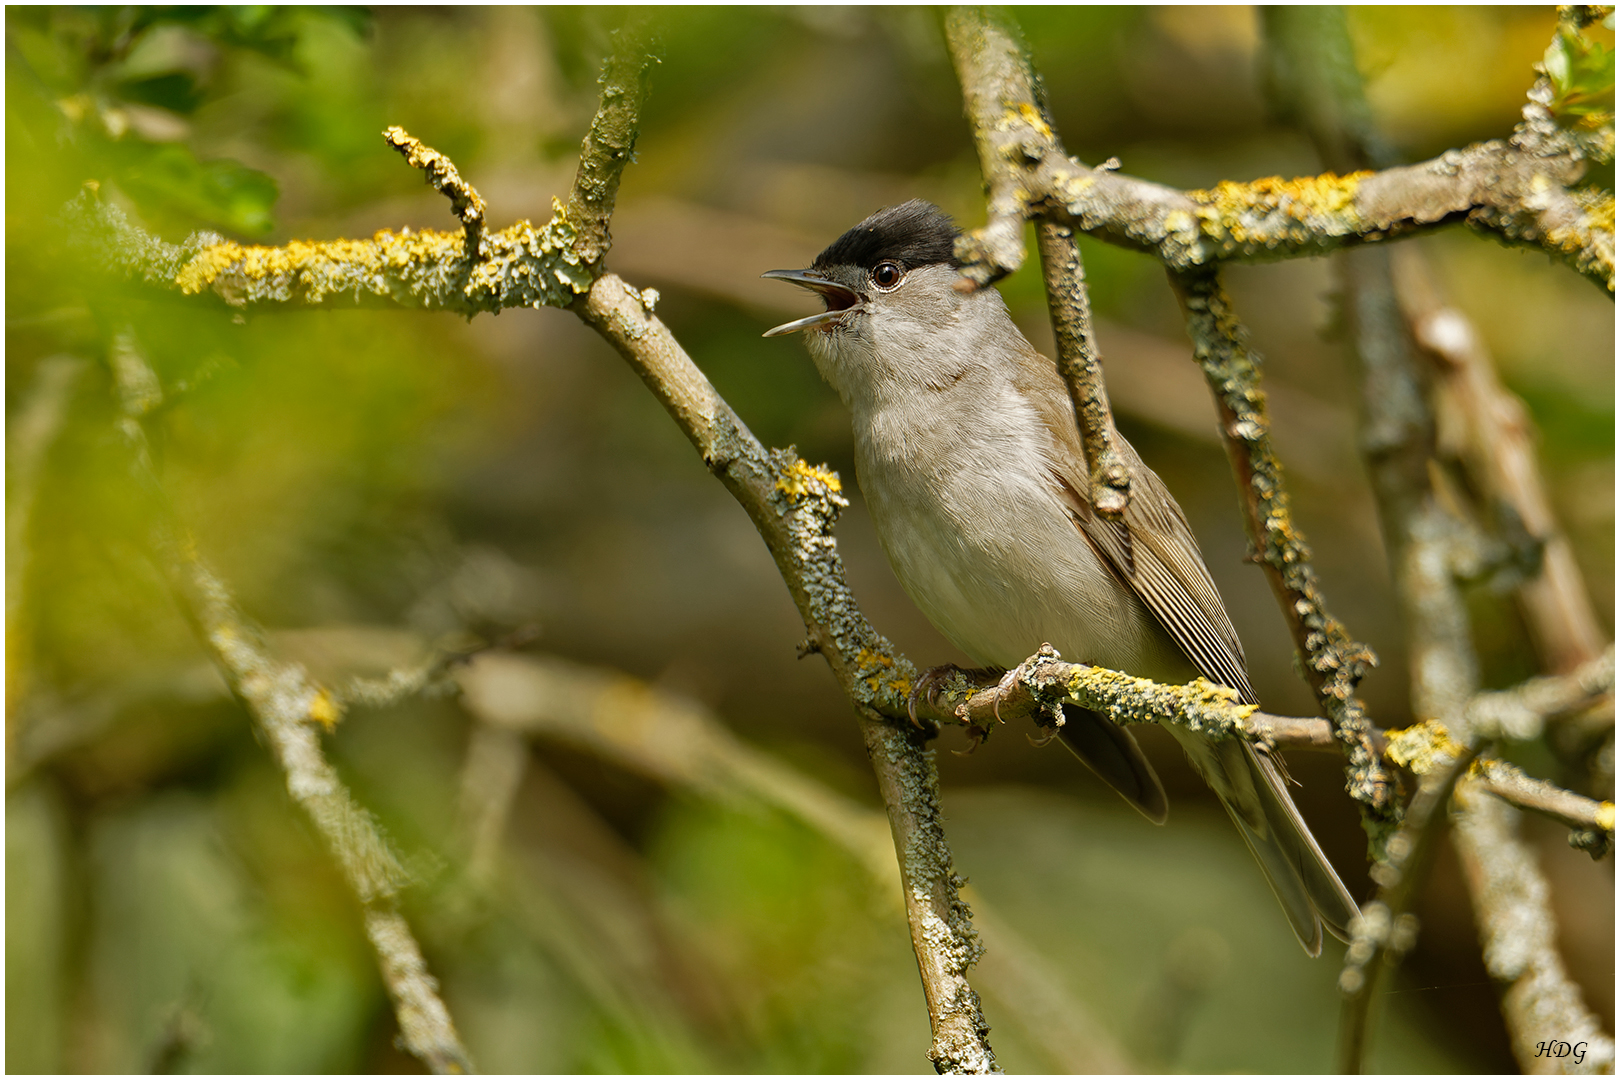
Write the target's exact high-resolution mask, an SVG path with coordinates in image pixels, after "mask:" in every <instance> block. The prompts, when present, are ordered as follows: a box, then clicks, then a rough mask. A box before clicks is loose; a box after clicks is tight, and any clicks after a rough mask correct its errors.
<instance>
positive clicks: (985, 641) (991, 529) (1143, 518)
mask: <svg viewBox="0 0 1620 1080" xmlns="http://www.w3.org/2000/svg"><path fill="white" fill-rule="evenodd" d="M956 238H957V229H956V227H955V225H953V224H952V222H951V220H950V218H949V217H947V216H946V215H945V214H944V213H943V212H942V211H941V210H940V209H939V208H938V207H936V206H933V205H932V204H930V203H926V202H923V201H921V200H917V199H914V200H912V201H911V202H908V203H905V204H903V205H900V206H894V207H890V208H888V209H886V210H880V211H878V212H877V213H875V214H873V215H872V216H871V217H869V218H867V219H866V220H865V221H863V222H861V223H860V224H859V225H856V226H855V227H854V228H853V229H850V230H849V231H848V232H846V233H845V234H844V235H843V236H841V237H839V238H838V239H837V240H835V241H834V242H833V243H832V245H831V246H830V247H828V248H827V250H825V251H823V252H822V253H821V254H820V255H818V256H816V260H815V262H814V263H813V264H811V266H810V268H809V269H808V270H772V271H770V272H769V273H767V274H765V275H763V276H765V277H767V278H776V279H779V280H782V281H790V282H792V283H793V284H795V285H802V286H804V287H805V288H807V289H810V290H812V291H814V292H816V293H817V294H819V295H820V297H821V299H822V300H823V301H824V302H825V304H826V310H825V311H824V312H821V313H819V314H816V315H811V316H809V317H808V318H804V319H798V320H796V321H794V322H790V323H784V324H783V325H781V326H778V327H775V328H774V329H772V330H769V331H767V332H766V334H765V336H766V337H774V336H776V335H779V334H788V333H792V332H794V331H796V330H803V331H806V334H805V343H806V345H807V347H808V348H809V350H810V355H811V357H812V358H813V359H814V360H815V363H816V367H817V368H818V369H819V370H820V372H821V375H822V377H823V378H825V379H826V380H827V382H828V383H829V384H831V385H832V387H833V389H834V390H836V391H838V395H839V397H841V398H843V400H844V404H845V405H846V406H848V407H849V411H850V414H851V417H852V419H853V421H854V425H855V468H856V472H857V474H858V475H859V478H860V484H861V491H862V493H863V494H864V495H865V497H866V501H867V505H868V506H869V507H870V508H871V512H872V521H873V523H874V524H875V525H876V527H877V533H878V538H879V540H881V541H882V544H883V550H884V552H885V553H886V554H887V555H888V557H889V563H890V565H891V566H893V567H894V572H895V575H896V576H897V577H898V578H899V579H900V584H901V585H902V586H903V587H904V588H905V590H906V593H907V594H908V595H909V596H910V597H911V599H912V600H913V601H914V602H915V603H916V604H917V606H918V607H919V608H921V609H922V611H923V614H925V615H927V616H928V618H929V620H930V621H931V622H933V624H934V625H935V626H936V627H938V628H939V630H940V632H941V633H943V634H944V635H945V636H946V637H947V638H949V639H950V640H951V641H952V642H953V643H955V644H956V646H957V647H958V648H960V649H961V650H962V651H963V652H964V653H966V654H967V655H968V656H970V657H973V658H974V660H975V661H976V662H978V663H980V664H985V665H990V666H995V667H999V668H1002V669H1008V668H1011V667H1013V666H1015V665H1017V664H1019V663H1021V662H1022V661H1023V660H1024V659H1026V658H1027V657H1029V656H1030V655H1032V654H1033V653H1034V652H1035V651H1036V650H1037V649H1039V648H1040V646H1041V644H1042V643H1043V642H1050V643H1051V644H1052V645H1053V646H1054V647H1055V648H1056V649H1057V650H1058V651H1059V652H1060V653H1062V654H1063V656H1064V657H1065V658H1066V659H1068V660H1073V661H1082V662H1085V663H1089V664H1095V665H1098V666H1101V667H1107V668H1113V669H1116V670H1119V671H1124V672H1128V673H1129V674H1132V675H1138V676H1142V677H1144V678H1150V679H1154V680H1156V681H1160V682H1166V683H1184V682H1188V681H1190V680H1192V679H1193V678H1195V677H1196V676H1198V675H1203V676H1204V677H1206V678H1208V679H1210V680H1211V681H1213V682H1217V683H1221V684H1223V685H1226V686H1229V687H1231V688H1233V689H1234V690H1236V691H1238V692H1239V693H1240V694H1241V695H1242V697H1243V700H1244V701H1247V702H1253V701H1254V700H1255V698H1254V692H1253V690H1252V689H1250V687H1249V677H1248V673H1247V670H1246V667H1245V664H1244V659H1243V646H1242V644H1241V643H1239V641H1238V637H1237V632H1236V630H1234V629H1233V627H1232V620H1231V619H1230V618H1229V617H1228V616H1227V614H1226V609H1225V608H1224V607H1223V606H1222V605H1221V598H1220V595H1219V594H1218V593H1217V592H1216V590H1215V583H1214V582H1213V581H1212V580H1210V576H1209V571H1208V569H1206V568H1205V566H1204V559H1203V556H1202V555H1201V554H1200V553H1199V551H1198V542H1197V541H1196V540H1194V539H1193V534H1192V529H1191V528H1190V527H1189V526H1188V524H1187V519H1186V516H1185V515H1183V514H1182V512H1181V507H1179V506H1177V505H1176V500H1175V499H1174V498H1173V497H1172V496H1171V494H1170V492H1169V490H1168V489H1166V487H1165V486H1164V482H1163V481H1162V480H1160V479H1159V477H1158V476H1157V474H1155V473H1154V472H1153V470H1152V469H1149V468H1148V467H1147V466H1146V465H1144V464H1143V463H1142V460H1141V459H1140V458H1139V457H1137V455H1136V451H1135V450H1133V449H1132V448H1131V446H1130V444H1129V443H1128V442H1126V441H1125V439H1124V438H1123V437H1122V436H1121V435H1120V434H1119V433H1118V432H1117V431H1116V432H1114V439H1115V440H1116V445H1117V446H1118V447H1119V450H1120V453H1121V454H1122V455H1123V457H1124V459H1125V462H1126V465H1127V467H1128V468H1129V470H1130V475H1131V498H1130V505H1129V508H1128V509H1127V510H1126V512H1125V515H1124V520H1123V521H1110V520H1108V519H1105V518H1103V517H1101V516H1100V515H1098V514H1097V513H1095V512H1094V511H1093V508H1092V506H1091V503H1090V497H1089V494H1088V493H1089V491H1090V485H1089V483H1088V479H1087V478H1088V475H1089V474H1088V471H1087V469H1086V458H1085V453H1084V451H1083V449H1082V447H1081V442H1080V432H1079V429H1078V427H1077V426H1076V423H1075V418H1074V408H1073V406H1072V405H1071V404H1070V399H1069V394H1068V390H1067V388H1066V387H1065V385H1064V383H1063V380H1062V379H1061V378H1060V377H1059V375H1058V373H1057V370H1056V368H1055V367H1054V365H1053V364H1052V362H1051V361H1049V360H1047V359H1046V358H1045V357H1044V356H1042V355H1041V354H1040V353H1038V352H1036V351H1035V349H1034V348H1033V347H1031V345H1030V344H1029V342H1028V341H1026V340H1024V336H1023V334H1021V333H1019V331H1018V327H1017V326H1015V325H1014V324H1013V321H1012V319H1011V317H1009V316H1008V314H1007V305H1006V304H1005V303H1004V302H1003V301H1002V298H1001V294H1000V293H999V292H997V291H996V290H995V289H991V288H986V289H979V290H977V291H975V292H960V291H958V290H957V289H956V288H955V287H954V286H955V285H956V284H957V282H958V280H959V279H960V275H959V274H958V272H957V269H958V263H957V261H956V257H955V242H956ZM1064 714H1065V720H1064V726H1063V727H1062V728H1061V729H1060V734H1061V735H1062V738H1063V741H1064V743H1065V744H1066V745H1068V747H1069V748H1070V749H1071V750H1073V751H1074V753H1075V754H1076V755H1077V756H1078V757H1079V758H1080V760H1081V761H1083V762H1084V763H1085V764H1086V765H1087V766H1089V767H1090V768H1091V769H1092V770H1093V771H1094V772H1096V773H1097V775H1098V776H1100V777H1101V778H1102V779H1103V780H1104V781H1106V782H1107V783H1108V784H1109V785H1110V786H1112V787H1113V788H1114V790H1115V791H1117V792H1119V794H1120V795H1122V796H1124V798H1125V800H1126V801H1127V802H1129V803H1130V804H1131V805H1132V806H1134V807H1136V809H1137V810H1139V811H1141V812H1142V814H1143V815H1144V816H1146V817H1147V818H1148V820H1150V821H1152V822H1154V823H1156V824H1162V823H1163V822H1164V820H1165V816H1166V813H1167V809H1168V807H1167V804H1166V800H1165V795H1164V787H1163V785H1162V784H1160V782H1159V778H1158V776H1157V775H1156V774H1155V773H1154V771H1153V767H1152V766H1151V765H1149V764H1148V761H1147V758H1146V757H1145V756H1144V755H1143V753H1142V751H1141V748H1140V747H1138V746H1137V743H1136V740H1135V738H1133V737H1132V736H1131V734H1130V732H1128V731H1126V730H1125V729H1124V728H1121V727H1119V726H1118V725H1116V724H1114V723H1112V722H1110V721H1109V720H1107V719H1106V718H1104V717H1103V716H1101V715H1099V714H1098V713H1095V712H1091V711H1088V710H1086V709H1082V708H1079V707H1078V706H1073V705H1071V706H1066V707H1065V709H1064ZM1168 728H1169V731H1170V733H1171V734H1172V735H1174V736H1175V738H1176V741H1177V742H1179V743H1180V744H1181V746H1182V748H1183V749H1184V750H1185V751H1186V752H1187V756H1188V757H1189V758H1191V759H1192V763H1193V765H1194V766H1195V767H1196V768H1197V769H1198V772H1199V773H1200V774H1201V775H1202V776H1203V777H1204V779H1205V781H1207V782H1208V783H1209V785H1210V787H1211V788H1213V789H1214V790H1215V793H1216V794H1217V795H1218V796H1220V800H1221V803H1222V804H1223V805H1224V806H1225V807H1226V810H1227V812H1228V813H1229V814H1231V816H1232V821H1233V822H1234V823H1235V824H1236V825H1237V828H1238V832H1240V833H1241V834H1242V835H1243V839H1244V841H1245V842H1246V843H1247V844H1248V845H1249V850H1250V851H1252V852H1253V853H1254V857H1255V859H1256V860H1257V861H1258V862H1259V863H1260V868H1261V870H1263V871H1264V872H1265V875H1266V879H1267V880H1268V881H1269V882H1270V883H1271V888H1272V891H1273V892H1275V893H1276V895H1277V900H1278V901H1279V902H1280V903H1281V904H1282V908H1283V911H1284V912H1285V913H1286V914H1287V916H1288V922H1289V924H1290V925H1291V926H1292V927H1293V929H1294V933H1295V934H1297V935H1298V936H1299V940H1300V943H1301V944H1302V945H1304V946H1305V951H1306V952H1308V953H1309V954H1310V955H1312V956H1316V955H1317V954H1319V953H1320V952H1321V948H1322V923H1324V922H1325V923H1326V924H1327V926H1328V929H1329V930H1330V931H1332V933H1333V934H1334V936H1336V937H1338V938H1340V939H1345V938H1346V935H1347V933H1348V927H1349V924H1350V920H1351V918H1352V917H1354V916H1355V915H1356V914H1357V910H1358V909H1357V907H1356V903H1355V901H1354V900H1353V899H1351V897H1350V894H1349V892H1348V891H1347V890H1346V889H1345V887H1344V884H1343V883H1342V882H1341V881H1340V880H1339V878H1338V875H1337V874H1335V873H1334V872H1333V867H1332V866H1331V865H1329V863H1328V861H1327V858H1326V857H1325V856H1324V855H1323V854H1322V849H1321V848H1320V847H1318V846H1317V843H1316V840H1315V839H1314V838H1313V837H1312V836H1311V832H1310V829H1309V828H1308V827H1307V826H1306V824H1305V821H1304V819H1302V818H1301V817H1300V815H1299V811H1298V810H1297V809H1296V808H1295V806H1294V803H1293V800H1292V799H1290V798H1289V796H1288V791H1287V789H1286V788H1285V787H1284V783H1283V776H1282V773H1281V770H1280V769H1279V767H1278V765H1277V764H1276V763H1275V762H1274V761H1273V760H1272V758H1271V756H1270V755H1269V754H1268V753H1266V752H1265V751H1263V750H1259V749H1256V748H1255V747H1253V746H1251V745H1249V744H1248V743H1247V742H1244V741H1242V740H1224V741H1216V740H1212V739H1209V738H1207V737H1205V736H1202V735H1200V734H1198V733H1197V732H1193V731H1189V730H1187V729H1186V728H1184V727H1180V726H1178V725H1168Z"/></svg>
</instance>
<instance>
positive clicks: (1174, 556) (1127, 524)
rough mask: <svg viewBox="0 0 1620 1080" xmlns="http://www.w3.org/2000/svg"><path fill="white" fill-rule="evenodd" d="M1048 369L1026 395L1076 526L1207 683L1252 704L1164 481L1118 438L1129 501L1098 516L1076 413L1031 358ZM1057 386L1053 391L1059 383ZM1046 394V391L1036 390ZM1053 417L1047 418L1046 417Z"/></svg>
mask: <svg viewBox="0 0 1620 1080" xmlns="http://www.w3.org/2000/svg"><path fill="white" fill-rule="evenodd" d="M1033 356H1034V360H1035V361H1036V362H1038V363H1039V365H1040V366H1041V367H1042V368H1044V372H1042V371H1032V372H1030V373H1029V376H1030V377H1031V378H1032V379H1040V380H1041V381H1042V382H1047V383H1048V385H1047V386H1045V387H1041V388H1037V387H1032V388H1031V392H1029V393H1028V394H1027V397H1028V399H1029V400H1030V402H1031V404H1033V405H1034V406H1035V409H1036V411H1037V412H1038V413H1043V415H1041V421H1042V423H1043V424H1044V426H1045V427H1046V428H1047V430H1048V431H1049V432H1050V433H1051V435H1052V441H1053V446H1054V454H1053V462H1052V466H1053V477H1052V479H1053V482H1054V483H1055V484H1056V485H1057V487H1058V489H1059V490H1060V491H1061V493H1062V495H1063V497H1064V499H1065V501H1066V502H1067V503H1068V506H1069V511H1070V513H1071V514H1072V515H1073V517H1074V520H1075V524H1076V525H1078V526H1079V528H1080V532H1081V533H1082V534H1083V535H1084V536H1085V538H1086V539H1087V540H1088V541H1089V542H1090V543H1091V545H1092V547H1094V548H1095V549H1096V550H1097V552H1098V553H1099V554H1100V555H1101V556H1102V557H1103V560H1104V561H1105V562H1106V563H1107V564H1108V565H1109V566H1110V567H1112V568H1113V570H1114V572H1115V573H1116V574H1118V575H1119V577H1120V579H1121V580H1122V581H1124V582H1125V584H1127V585H1128V586H1130V588H1131V590H1132V591H1134V592H1135V593H1136V595H1137V596H1139V597H1141V599H1142V602H1143V603H1144V604H1146V605H1147V608H1148V610H1149V611H1151V612H1152V613H1153V615H1154V617H1155V618H1157V619H1158V620H1159V622H1160V624H1161V625H1163V626H1164V628H1165V630H1166V631H1168V632H1169V634H1170V637H1171V638H1172V639H1173V640H1174V641H1175V643H1176V644H1177V645H1179V646H1180V647H1181V651H1182V652H1184V653H1186V654H1187V658H1188V659H1189V660H1191V661H1192V662H1193V665H1194V666H1195V667H1196V668H1198V670H1199V672H1201V673H1202V674H1203V676H1204V677H1205V678H1206V679H1209V680H1210V681H1211V682H1217V683H1220V684H1221V685H1223V686H1230V687H1231V688H1232V689H1234V690H1236V691H1237V692H1238V693H1239V694H1241V695H1242V697H1243V700H1244V701H1245V702H1249V703H1251V704H1253V703H1254V701H1255V697H1254V690H1253V689H1252V688H1251V687H1250V686H1249V674H1248V666H1247V664H1246V663H1245V661H1244V658H1243V644H1242V642H1240V641H1239V640H1238V636H1237V630H1236V628H1234V627H1233V626H1232V619H1231V616H1229V615H1227V613H1226V607H1225V606H1224V605H1223V604H1222V603H1221V596H1220V593H1219V592H1217V591H1216V589H1215V582H1214V581H1212V580H1211V579H1210V576H1209V570H1208V569H1206V568H1205V566H1204V557H1203V555H1202V554H1201V553H1200V552H1199V550H1198V541H1197V540H1196V539H1195V538H1194V537H1193V533H1192V527H1191V526H1190V525H1188V524H1187V518H1186V517H1185V515H1183V514H1182V512H1181V507H1179V506H1177V505H1176V500H1175V499H1174V497H1172V496H1171V494H1170V491H1169V489H1168V488H1166V487H1165V486H1164V481H1162V480H1160V479H1159V476H1158V474H1157V473H1155V472H1154V471H1153V470H1152V469H1150V468H1148V467H1147V465H1146V464H1144V463H1143V461H1142V459H1141V458H1140V457H1138V456H1137V454H1136V450H1135V449H1134V448H1132V446H1131V444H1130V443H1128V442H1126V441H1125V439H1124V438H1123V437H1119V436H1117V434H1116V438H1115V445H1116V446H1117V447H1118V449H1119V452H1120V455H1121V456H1122V457H1123V458H1124V459H1125V464H1126V468H1127V469H1128V470H1129V471H1130V476H1131V494H1130V502H1129V504H1128V505H1127V507H1126V510H1125V514H1124V519H1123V520H1122V521H1112V520H1109V519H1108V518H1105V517H1103V516H1102V515H1100V514H1098V513H1097V512H1096V511H1095V510H1094V509H1093V507H1092V505H1091V500H1090V499H1089V498H1088V497H1087V491H1088V489H1089V487H1090V481H1089V479H1088V472H1087V469H1086V458H1085V451H1084V450H1083V449H1082V447H1081V445H1080V433H1079V430H1078V429H1077V428H1076V426H1075V420H1074V411H1073V408H1072V407H1071V406H1070V404H1069V395H1068V390H1067V388H1066V387H1064V385H1063V382H1062V380H1061V379H1059V378H1058V375H1057V372H1056V371H1055V370H1054V369H1053V367H1052V364H1051V361H1049V360H1047V359H1046V358H1045V357H1043V356H1041V355H1040V354H1039V353H1033ZM1053 384H1055V385H1053ZM1038 390H1044V391H1045V392H1036V391H1038ZM1046 414H1049V415H1046Z"/></svg>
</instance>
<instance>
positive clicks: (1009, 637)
mask: <svg viewBox="0 0 1620 1080" xmlns="http://www.w3.org/2000/svg"><path fill="white" fill-rule="evenodd" d="M1003 449H1004V448H1003ZM1029 459H1030V460H1034V458H1033V455H1031V456H1030V458H1029ZM1006 460H1007V459H1006V457H1005V455H1002V461H1003V462H1005V461H1006ZM955 464H956V465H958V466H959V468H958V469H957V471H956V472H955V473H954V474H951V473H947V474H945V475H935V476H932V477H930V479H929V482H928V483H927V484H922V483H919V482H918V478H917V477H910V478H906V477H903V476H900V475H898V474H896V473H895V471H894V470H893V469H892V468H890V469H887V470H885V469H881V468H880V469H876V470H873V469H870V468H868V467H867V466H866V463H864V462H863V463H861V465H862V467H861V472H862V489H863V491H864V492H865V493H866V497H867V501H868V503H869V505H870V507H871V511H872V518H873V522H874V524H875V525H876V527H877V532H878V537H879V539H880V540H881V542H882V544H883V548H884V551H885V553H886V554H887V555H888V557H889V563H890V565H891V566H892V567H893V568H894V572H895V575H896V576H897V577H898V578H899V579H900V584H901V585H902V586H903V587H904V588H905V590H906V593H907V594H908V595H909V596H910V597H911V599H912V601H913V602H914V603H916V605H917V606H918V607H919V608H920V609H921V610H922V612H923V614H924V615H926V616H928V619H929V621H931V622H932V623H933V624H934V625H935V626H936V627H938V628H939V630H940V632H941V633H943V634H944V635H945V636H946V637H947V638H949V639H950V640H951V642H952V643H953V644H955V645H956V646H957V647H958V648H960V649H961V650H962V651H963V652H965V653H967V654H968V656H970V657H972V658H973V659H974V660H975V661H976V662H978V663H981V664H993V665H996V666H998V667H1006V668H1010V667H1012V666H1014V665H1016V664H1018V663H1019V662H1021V661H1022V660H1024V659H1025V658H1026V657H1028V656H1030V655H1031V654H1033V653H1034V652H1035V651H1036V650H1037V649H1039V648H1040V646H1041V644H1042V643H1043V642H1049V643H1050V644H1051V645H1052V646H1053V647H1054V648H1056V649H1057V650H1058V651H1059V652H1060V653H1062V654H1063V656H1064V658H1065V659H1068V660H1071V661H1083V662H1086V663H1092V664H1098V665H1101V666H1103V667H1109V668H1115V669H1118V670H1122V671H1127V672H1129V673H1131V674H1133V675H1141V676H1145V677H1149V678H1162V679H1167V680H1169V681H1177V682H1179V681H1185V680H1186V679H1189V678H1191V677H1192V675H1193V668H1192V665H1191V664H1190V663H1189V662H1188V660H1187V659H1186V657H1185V656H1184V655H1183V654H1182V653H1181V651H1180V650H1179V649H1178V648H1177V647H1176V646H1175V644H1174V643H1173V642H1172V641H1171V640H1170V638H1169V636H1168V634H1167V633H1166V632H1165V631H1164V630H1163V628H1162V627H1160V626H1159V624H1158V622H1157V620H1155V619H1154V618H1153V616H1152V615H1151V614H1150V613H1149V612H1148V611H1147V609H1146V608H1145V607H1144V606H1143V604H1142V602H1141V601H1140V600H1138V599H1137V597H1136V595H1135V593H1134V592H1132V591H1131V590H1130V589H1129V587H1127V586H1126V585H1125V584H1124V583H1123V582H1121V581H1120V580H1119V579H1118V578H1117V577H1116V576H1115V575H1114V574H1113V572H1112V571H1111V570H1110V569H1109V568H1108V567H1106V566H1105V565H1103V563H1102V561H1101V559H1100V558H1099V557H1098V555H1097V554H1096V552H1095V550H1094V549H1093V548H1092V546H1091V545H1090V544H1089V543H1088V542H1087V541H1086V539H1085V537H1084V536H1083V535H1082V534H1081V533H1080V531H1079V528H1078V526H1077V525H1076V524H1075V523H1074V521H1073V520H1072V519H1071V518H1070V516H1069V513H1068V510H1067V508H1066V507H1065V506H1064V505H1063V504H1062V503H1061V502H1060V501H1059V498H1058V496H1057V493H1056V492H1055V491H1054V490H1053V489H1052V488H1051V486H1050V483H1049V482H1048V481H1046V480H1045V478H1044V476H1043V475H1040V474H1035V475H1022V476H1020V475H1016V471H1012V472H1010V471H1009V470H1006V469H1005V468H1003V469H1002V470H1001V471H1000V472H999V473H998V475H997V476H996V477H995V479H994V480H993V481H987V480H986V479H984V478H983V477H982V476H980V477H975V476H973V475H972V469H973V461H972V456H971V455H960V452H959V454H958V455H957V456H956V457H955ZM933 467H934V468H936V469H937V468H938V463H937V462H935V463H933ZM930 490H935V491H937V492H938V494H939V497H938V498H932V497H928V496H927V495H923V496H921V497H919V493H924V492H929V491H930ZM987 493H988V494H987Z"/></svg>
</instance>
